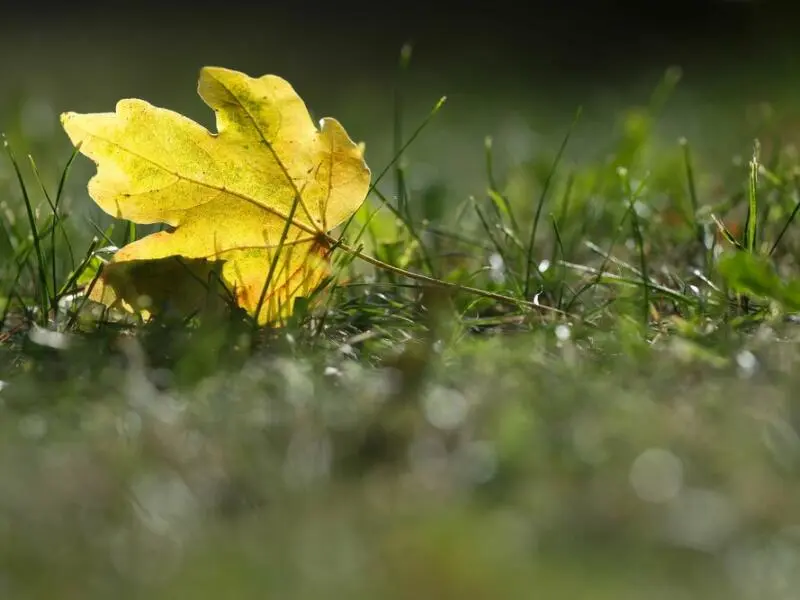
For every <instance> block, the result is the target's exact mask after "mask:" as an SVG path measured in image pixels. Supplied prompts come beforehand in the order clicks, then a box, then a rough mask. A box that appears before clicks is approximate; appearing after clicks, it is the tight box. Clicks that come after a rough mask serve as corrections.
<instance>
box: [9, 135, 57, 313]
mask: <svg viewBox="0 0 800 600" xmlns="http://www.w3.org/2000/svg"><path fill="white" fill-rule="evenodd" d="M3 146H4V147H5V149H6V153H7V154H8V157H9V159H10V160H11V164H12V166H13V168H14V172H15V174H16V176H17V181H18V182H19V186H20V191H21V192H22V200H23V202H24V203H25V212H26V214H27V216H28V224H29V226H30V228H31V234H32V235H33V245H34V250H35V252H36V260H37V264H38V274H39V286H40V292H39V298H40V300H39V301H40V308H41V311H42V314H41V318H42V319H43V321H42V323H41V324H42V325H46V324H47V313H48V306H49V301H48V298H49V293H48V284H47V265H46V264H45V260H44V254H43V253H42V245H41V240H40V239H39V231H38V228H37V226H36V218H35V217H34V214H33V205H32V203H31V198H30V196H29V194H28V189H27V186H26V185H25V180H24V179H23V177H22V171H21V170H20V167H19V163H18V162H17V159H16V157H15V156H14V153H13V151H12V150H11V146H10V145H9V143H8V140H7V139H5V136H3Z"/></svg>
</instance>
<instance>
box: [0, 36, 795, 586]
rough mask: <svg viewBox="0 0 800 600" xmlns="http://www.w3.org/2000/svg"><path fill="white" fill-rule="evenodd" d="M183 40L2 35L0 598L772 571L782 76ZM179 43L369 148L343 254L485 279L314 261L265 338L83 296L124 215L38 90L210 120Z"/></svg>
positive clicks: (785, 435) (778, 444)
mask: <svg viewBox="0 0 800 600" xmlns="http://www.w3.org/2000/svg"><path fill="white" fill-rule="evenodd" d="M207 33H208V32H207V31H206V30H204V29H203V28H198V29H197V30H196V31H194V32H193V33H192V34H190V33H187V34H186V37H185V38H184V39H183V43H182V44H180V45H179V46H180V47H175V48H174V52H173V49H172V46H176V44H175V42H174V39H173V38H172V37H170V34H169V32H168V31H167V29H165V30H164V31H162V32H159V30H158V29H157V28H155V27H154V28H153V29H152V31H150V33H149V37H148V44H135V45H134V46H135V47H136V48H137V53H131V52H130V47H131V46H128V45H126V43H125V42H124V41H122V40H124V39H131V38H120V40H121V41H118V42H117V43H118V45H117V46H115V45H114V43H113V40H112V39H111V38H113V37H114V35H115V34H114V32H113V31H111V30H103V31H98V32H97V36H98V37H99V38H102V40H103V44H105V46H103V44H101V46H102V47H106V48H109V49H110V50H109V52H108V53H107V54H104V53H98V52H96V51H92V50H91V48H92V47H93V44H96V43H97V40H96V39H94V38H85V39H84V38H76V39H72V40H71V41H70V43H71V44H72V46H70V47H71V48H72V49H73V51H74V53H75V56H78V57H80V59H81V60H75V61H66V62H64V63H63V64H61V63H59V65H58V68H56V66H54V65H53V55H52V52H50V51H48V48H50V49H51V50H52V48H53V47H56V46H57V44H55V42H54V46H47V45H46V44H45V45H42V44H41V43H39V45H37V44H36V43H34V42H35V40H34V39H33V37H34V36H26V35H23V34H21V33H18V34H16V37H14V36H13V35H11V34H10V35H9V37H7V38H4V43H6V44H8V46H7V47H4V49H3V52H2V53H0V74H2V76H3V77H2V81H4V82H6V83H7V84H8V85H7V86H6V87H4V89H3V91H2V92H0V129H2V130H3V131H4V132H5V135H6V140H7V142H8V144H7V148H8V150H10V155H8V156H3V157H2V160H0V225H2V226H1V227H0V256H2V261H0V310H2V314H3V330H2V335H1V336H0V342H1V343H0V598H9V599H20V600H28V599H31V600H32V599H39V598H41V599H45V598H46V599H48V600H50V599H59V600H61V599H63V600H72V599H74V600H78V599H80V600H88V599H106V598H123V599H124V598H131V599H134V598H148V599H162V598H163V599H178V598H192V599H193V600H202V599H205V598H208V599H212V598H213V599H218V598H222V597H226V598H236V599H249V598H283V599H298V600H299V599H306V598H307V599H312V598H313V599H318V598H324V599H332V600H333V599H338V598H347V599H354V598H364V599H375V598H380V599H398V600H399V599H410V598H415V599H417V598H420V599H428V598H429V599H436V600H446V599H453V600H455V599H459V600H473V599H475V600H478V599H487V600H488V599H492V600H494V599H497V598H548V599H549V598H553V599H560V598H564V599H568V600H573V599H574V600H579V599H593V600H595V599H598V600H599V599H606V598H607V599H614V600H618V599H628V598H629V599H632V600H633V599H640V598H646V599H648V600H651V599H653V600H658V599H664V600H668V599H669V600H675V599H680V600H689V599H695V598H696V599H726V600H727V599H742V600H750V599H758V600H784V599H785V600H789V599H792V598H797V597H799V596H800V477H798V475H800V435H798V428H800V403H798V397H797V396H796V393H797V390H798V389H800V370H799V369H798V368H797V365H798V364H800V363H799V362H798V361H800V345H799V344H798V342H800V332H798V329H797V323H798V313H800V269H798V261H797V257H798V255H800V254H799V253H800V235H798V224H797V223H796V222H795V217H796V214H797V208H798V206H799V205H800V204H799V200H800V199H799V198H798V173H800V153H798V147H797V143H798V138H797V136H796V134H795V133H794V132H795V131H796V129H795V128H794V126H793V123H796V122H797V121H796V111H795V109H794V108H793V107H796V105H797V104H798V102H797V101H798V96H797V94H796V89H793V88H792V84H791V82H790V80H789V79H788V78H786V77H784V75H782V74H781V72H780V69H779V68H778V67H776V71H775V72H776V73H777V75H775V78H774V79H769V78H767V77H766V75H764V73H763V72H761V71H757V70H753V71H749V72H747V74H743V72H740V71H736V76H735V77H732V76H731V75H730V71H723V70H717V71H714V73H713V76H711V75H708V72H706V71H700V72H698V71H697V70H692V69H691V68H687V69H686V70H685V71H684V72H683V75H684V80H683V81H681V80H680V79H681V77H680V76H681V71H680V70H679V69H674V68H673V69H669V70H667V71H666V75H663V73H664V68H663V66H659V67H658V68H657V69H655V68H654V69H649V70H645V71H642V72H637V73H636V74H631V77H630V80H629V81H627V83H625V84H624V85H623V84H622V83H618V80H610V81H606V80H601V81H598V82H593V83H591V85H590V84H588V83H586V84H584V83H582V82H576V81H572V82H570V81H564V80H555V79H547V78H540V79H537V76H535V75H531V76H530V78H529V79H524V77H523V74H522V73H521V72H516V73H515V72H513V69H511V68H508V70H503V69H500V68H497V69H495V70H494V71H492V70H490V69H484V68H477V67H473V68H472V69H470V68H466V67H464V65H463V64H462V63H458V62H457V61H456V62H454V63H453V64H454V65H455V66H453V68H452V69H451V70H447V71H446V73H447V75H446V76H445V75H443V76H442V77H438V76H436V77H434V76H432V75H431V73H435V72H437V71H436V69H434V68H430V69H429V70H428V71H426V70H425V68H421V69H420V70H416V68H415V64H416V63H415V62H413V61H412V62H411V63H410V65H411V66H410V67H409V63H408V59H409V55H408V52H409V50H408V48H407V49H406V54H404V58H405V60H404V61H403V62H402V65H401V69H400V71H399V72H396V71H393V70H392V69H391V68H390V69H388V70H387V69H386V68H385V64H390V61H388V60H387V62H386V63H383V64H382V65H379V66H376V65H375V64H373V65H371V66H370V65H366V64H365V65H359V68H358V69H353V68H348V67H347V65H346V59H347V60H356V62H357V60H358V57H356V59H353V57H349V58H348V53H347V52H348V51H347V50H346V49H342V50H341V52H340V53H338V54H335V55H334V54H332V55H331V56H330V57H329V58H330V61H331V62H332V63H336V64H335V65H333V66H331V65H329V64H327V63H326V64H324V65H319V61H314V60H312V57H310V55H311V54H313V52H312V51H311V50H302V52H307V53H308V55H306V54H297V55H293V54H290V53H287V52H279V51H278V50H280V49H281V48H282V46H281V44H283V43H284V42H283V40H282V39H277V38H276V39H272V38H271V39H270V40H267V41H264V42H263V43H264V44H267V45H269V44H275V46H274V47H269V48H266V50H268V52H267V51H265V52H264V53H263V54H259V53H256V52H253V51H252V48H251V47H250V46H247V44H245V43H244V42H243V41H241V39H240V37H242V36H236V35H232V34H231V35H229V36H228V37H227V38H224V39H225V40H227V42H226V43H224V44H223V43H222V41H220V40H218V39H217V38H213V39H214V40H217V41H216V43H211V42H209V41H208V36H207V35H206V34H207ZM378 33H379V32H378ZM130 35H133V36H136V35H138V34H136V33H132V34H130ZM365 35H367V34H365ZM369 35H373V36H377V35H378V34H377V33H375V32H373V33H372V34H369ZM192 36H195V37H192ZM243 37H246V36H243ZM41 39H42V38H39V40H40V42H41ZM221 39H222V38H221ZM93 40H94V41H93ZM200 40H202V43H201V41H200ZM139 41H141V40H139ZM170 45H172V46H170ZM166 48H170V52H167V51H166ZM6 50H8V51H6ZM12 50H14V54H13V57H14V58H13V60H12V52H11V51H12ZM262 50H263V48H262ZM468 51H471V52H474V53H476V55H477V54H478V53H477V51H476V50H475V49H474V48H472V50H470V48H469V47H466V46H465V49H464V52H468ZM139 52H141V53H142V54H141V55H139V54H138V53H139ZM300 52H301V50H298V53H300ZM393 52H396V49H395V50H393ZM134 54H135V55H134ZM265 55H266V56H270V57H274V58H271V59H270V60H266V59H265V58H264V56H265ZM142 56H144V57H146V58H147V60H144V59H143V58H142ZM166 56H169V57H171V58H169V59H167V58H164V57H166ZM470 56H472V55H470ZM364 60H365V61H366V59H364ZM380 60H382V59H380V57H377V58H375V63H380ZM391 60H394V57H393V56H392V58H391ZM414 60H416V57H415V58H414ZM420 60H421V61H422V62H423V64H424V60H425V59H424V58H422V59H420ZM476 60H477V58H476ZM25 61H27V62H25ZM337 61H340V62H337ZM202 64H224V65H225V66H230V67H232V68H237V69H241V70H244V71H247V72H248V73H250V74H251V75H257V74H261V73H265V72H275V73H279V74H280V75H282V76H285V77H287V78H288V79H289V80H290V81H292V83H293V84H294V85H295V87H296V88H297V89H298V91H299V92H300V94H301V96H302V97H303V98H304V99H305V100H306V101H307V103H308V104H309V107H310V108H311V110H312V113H313V114H314V115H315V116H317V115H319V116H322V115H327V114H331V115H334V116H336V117H337V118H339V119H341V121H342V122H343V123H344V124H345V126H346V127H347V129H348V131H349V132H351V133H352V135H353V137H354V138H355V139H358V140H364V141H365V142H366V148H367V158H368V160H369V163H370V165H371V167H372V169H373V173H380V172H382V171H383V170H384V167H387V166H388V169H387V171H386V176H385V178H384V179H383V180H382V181H381V182H380V184H379V185H378V186H377V187H376V190H375V192H374V193H373V194H371V196H370V197H369V199H368V205H367V207H366V208H365V209H364V210H363V211H362V212H360V213H359V215H358V216H357V220H356V223H357V224H358V225H359V226H360V228H361V233H362V235H361V237H360V238H359V239H358V240H352V239H351V240H350V242H351V243H354V242H357V243H359V244H363V246H364V250H365V252H367V253H370V254H371V255H373V256H376V257H378V258H379V259H380V260H383V261H385V262H387V263H390V264H393V265H396V266H398V267H401V268H403V269H406V270H411V271H414V272H418V273H422V274H424V275H426V276H428V277H431V278H434V279H438V280H442V281H446V282H450V283H459V284H462V285H469V286H472V287H475V288H479V289H482V290H485V291H487V292H491V293H494V294H502V295H504V296H506V297H510V298H512V299H514V301H515V302H510V303H509V302H499V301H497V300H496V299H492V298H487V297H480V296H474V295H471V294H467V293H458V292H454V291H453V290H452V289H448V288H442V287H436V286H422V285H420V284H419V283H418V282H417V281H414V280H411V279H409V278H404V277H400V276H398V275H397V274H395V273H392V272H387V271H381V270H379V269H374V268H372V267H371V266H369V265H366V264H364V263H362V262H360V261H358V260H354V261H348V260H343V261H342V263H341V264H340V266H341V269H342V271H343V274H344V277H343V278H342V280H341V282H340V283H339V284H338V285H337V286H336V287H335V288H334V289H332V290H331V293H330V295H329V296H328V297H326V299H325V301H324V302H323V303H322V305H321V306H306V305H305V304H303V305H302V306H300V307H299V308H298V311H297V314H296V317H295V318H293V319H292V320H291V321H290V322H289V323H288V324H287V325H286V326H285V327H281V328H257V327H255V326H254V325H253V324H252V322H250V321H249V320H248V319H247V318H245V316H243V315H242V314H239V313H238V312H237V311H231V312H230V314H225V315H222V316H220V315H214V316H204V315H201V316H195V317H192V318H184V317H181V318H176V317H175V316H173V315H169V314H166V315H164V316H162V317H159V318H156V319H154V320H152V321H150V322H147V323H144V322H140V321H137V320H135V319H127V320H126V319H119V318H112V316H110V315H105V314H103V313H102V311H100V310H98V307H96V306H92V305H91V303H87V302H86V301H85V298H84V293H85V290H86V287H87V285H89V283H90V282H91V280H92V278H93V277H94V276H95V275H96V273H97V270H98V268H99V266H100V265H101V264H102V262H103V261H104V260H107V259H108V257H109V256H110V255H111V254H112V253H113V250H114V249H115V248H117V247H120V246H122V245H123V244H125V243H126V242H127V241H130V240H131V239H133V238H134V237H140V236H142V235H145V234H146V233H148V232H149V231H150V230H151V228H148V227H141V226H136V227H134V226H132V225H131V224H129V223H125V222H117V221H115V220H114V219H112V218H111V217H109V216H108V215H105V214H102V213H100V211H99V210H97V208H96V207H95V206H94V205H93V203H92V202H91V200H90V199H89V198H88V196H87V193H86V181H87V179H88V177H89V176H90V175H91V173H92V172H93V167H92V165H91V164H90V163H89V161H87V160H85V159H83V158H82V157H79V158H78V159H76V161H75V162H74V164H72V166H71V168H70V169H69V171H68V173H67V176H66V177H65V178H64V179H63V180H62V179H61V177H62V174H63V173H64V172H65V165H66V164H67V163H68V160H69V157H70V147H69V143H68V141H67V140H66V136H64V135H63V132H62V131H61V130H60V128H59V126H58V120H57V115H58V114H59V113H60V112H62V111H64V110H77V111H82V112H90V111H100V110H111V109H112V107H113V105H114V102H116V100H118V99H119V98H122V97H131V96H133V97H141V98H145V99H148V100H149V101H151V102H153V103H154V104H157V105H160V106H165V107H169V108H172V109H174V110H178V111H180V112H183V113H184V114H187V115H188V116H190V117H191V118H194V119H197V120H198V122H200V123H203V124H206V125H209V126H210V123H211V118H212V117H211V114H210V111H207V110H205V107H203V106H202V105H201V103H200V101H199V100H198V99H197V97H196V95H195V94H194V86H195V79H194V78H195V77H196V74H197V67H198V66H199V65H202ZM475 64H477V63H475ZM458 65H461V66H460V67H459V66H458ZM301 67H302V68H301ZM331 70H332V71H331ZM331 72H334V73H335V76H334V75H331V74H330V73H331ZM707 75H708V76H707ZM620 79H624V77H622V76H620ZM795 79H796V78H795ZM523 80H524V81H525V84H524V85H523V84H520V83H519V82H520V81H523ZM743 81H744V82H745V83H746V84H747V85H745V83H743ZM444 94H447V95H448V99H449V100H448V104H447V106H446V107H445V109H444V110H443V111H441V113H440V114H437V115H436V116H435V117H434V118H433V119H431V120H430V121H429V122H428V124H427V125H425V126H424V127H423V128H422V130H421V131H419V135H418V136H417V137H415V138H414V140H413V143H412V144H411V145H410V146H409V148H408V149H407V150H406V151H404V152H403V153H402V155H401V156H399V157H397V156H396V155H397V152H398V150H399V149H401V148H403V146H404V144H405V143H406V142H408V140H409V139H410V138H411V137H412V136H414V135H416V133H415V132H416V131H417V127H418V126H419V124H420V123H423V122H425V119H426V117H427V115H428V114H429V111H430V109H431V107H432V106H433V105H434V104H435V103H436V100H437V99H438V98H439V97H440V96H441V95H444ZM578 105H583V107H584V108H583V112H582V115H581V117H580V119H579V120H577V121H576V123H574V125H573V126H572V127H571V126H570V123H571V122H572V119H573V115H574V113H575V109H576V108H577V106H578ZM754 138H758V143H756V144H753V139H754ZM28 155H30V159H29V158H28ZM396 157H397V158H398V160H396V161H395V162H392V161H393V159H394V158H396ZM372 213H375V214H374V215H373V214H372ZM355 229H356V228H354V230H355ZM543 306H547V307H550V308H551V309H556V310H545V309H543V308H542V307H543Z"/></svg>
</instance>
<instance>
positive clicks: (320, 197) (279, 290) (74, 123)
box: [61, 67, 370, 324]
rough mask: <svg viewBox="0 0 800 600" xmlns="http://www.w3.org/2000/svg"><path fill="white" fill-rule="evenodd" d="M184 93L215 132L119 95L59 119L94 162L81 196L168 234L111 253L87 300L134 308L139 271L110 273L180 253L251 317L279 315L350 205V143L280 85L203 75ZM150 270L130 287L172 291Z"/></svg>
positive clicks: (320, 264) (315, 268) (354, 162)
mask: <svg viewBox="0 0 800 600" xmlns="http://www.w3.org/2000/svg"><path fill="white" fill-rule="evenodd" d="M198 93H199V94H200V97H201V98H202V99H203V101H204V102H205V103H206V104H207V105H208V106H209V107H210V108H212V109H213V110H214V112H215V114H216V129H217V133H212V132H210V131H208V130H207V129H205V128H204V127H203V126H201V125H199V124H198V123H196V122H194V121H192V120H191V119H188V118H187V117H185V116H183V115H181V114H179V113H176V112H173V111H171V110H167V109H164V108H158V107H155V106H153V105H151V104H149V103H148V102H145V101H143V100H138V99H127V100H121V101H120V102H118V103H117V106H116V112H113V113H93V114H77V113H72V112H70V113H65V114H63V115H62V117H61V122H62V125H63V127H64V129H65V131H66V132H67V135H68V136H69V138H70V140H71V141H72V143H73V144H75V145H76V146H77V147H78V148H79V150H80V152H81V153H82V154H84V155H86V156H87V157H89V158H90V159H92V160H93V161H94V162H95V163H96V164H97V174H96V175H95V176H94V177H92V179H91V180H90V182H89V188H88V189H89V195H90V196H91V197H92V199H94V201H95V202H96V203H97V204H98V205H99V206H100V207H101V208H102V209H103V210H104V211H105V212H107V213H108V214H110V215H112V216H115V217H117V218H121V219H128V220H130V221H133V222H135V223H140V224H154V223H164V224H166V225H168V226H169V227H170V230H169V231H161V232H158V233H153V234H150V235H148V236H145V237H143V238H142V239H139V240H137V241H134V242H132V243H130V244H128V245H127V246H124V247H123V248H121V249H120V250H118V251H117V253H116V254H115V255H114V257H113V259H112V260H111V261H110V262H109V263H108V264H107V265H106V268H105V269H104V272H103V274H102V275H101V278H100V280H98V282H97V284H96V285H95V288H94V290H93V292H92V294H91V298H92V299H94V300H97V301H100V302H103V303H104V304H107V305H109V306H111V305H114V306H119V305H122V306H123V307H125V308H126V309H128V310H136V306H137V298H135V297H133V296H134V295H135V294H138V293H140V291H139V290H140V288H142V287H143V286H142V285H137V281H136V280H137V277H138V278H141V276H142V275H139V276H137V273H140V274H144V273H147V269H146V268H145V267H146V265H144V266H141V265H140V266H138V267H137V268H136V269H128V268H125V267H124V265H125V264H126V263H131V262H133V261H154V260H156V259H165V258H168V257H175V256H181V257H185V258H188V259H201V260H208V261H215V262H220V263H221V265H222V268H221V278H222V281H223V282H224V283H225V285H226V286H227V287H228V289H229V290H231V292H232V295H233V297H234V298H235V300H236V302H237V304H238V305H239V306H241V307H242V308H244V309H245V310H247V311H248V312H249V313H250V314H252V315H254V316H256V317H257V319H258V321H259V323H262V324H263V323H268V322H272V321H276V320H280V319H283V318H285V317H287V316H288V315H289V314H290V313H291V312H292V306H293V300H294V299H295V298H297V297H299V296H307V295H308V294H309V293H310V292H312V291H313V290H314V289H316V288H317V287H318V286H319V285H320V283H321V282H322V281H323V279H324V278H325V277H326V276H327V275H328V273H329V269H330V261H329V254H330V245H329V243H328V240H329V239H330V238H329V237H328V236H327V233H328V232H330V231H331V230H333V229H334V228H336V227H337V226H338V225H340V224H341V223H343V222H344V221H345V220H347V219H348V218H349V217H350V216H351V215H352V214H353V213H354V212H355V211H356V210H357V209H358V208H359V206H360V205H361V204H362V203H363V201H364V198H365V196H366V193H367V190H368V188H369V182H370V171H369V168H368V167H367V164H366V163H365V161H364V154H363V146H359V145H357V144H356V143H354V142H353V141H352V140H351V139H350V137H349V136H348V135H347V133H346V132H345V130H344V128H343V127H342V125H341V124H339V122H338V121H336V120H335V119H332V118H325V119H322V121H321V122H320V128H319V129H318V128H317V127H316V126H315V125H314V123H313V122H312V120H311V117H310V115H309V113H308V110H307V108H306V106H305V104H304V103H303V100H302V99H301V98H300V97H299V96H298V95H297V93H296V92H295V91H294V89H293V88H292V87H291V85H290V84H289V83H288V82H286V81H285V80H283V79H281V78H280V77H277V76H274V75H265V76H263V77H260V78H251V77H249V76H247V75H245V74H244V73H239V72H237V71H232V70H229V69H223V68H219V67H204V68H203V69H202V70H201V71H200V79H199V84H198ZM284 232H285V238H284V240H283V244H281V238H282V235H283V234H284ZM276 254H277V259H276ZM273 260H275V263H274V264H275V268H274V271H273V275H272V278H271V279H270V281H269V285H268V287H266V288H265V283H266V281H267V275H268V273H269V271H270V267H271V265H272V264H273ZM120 269H122V270H124V272H125V276H124V277H120V276H119V275H120ZM115 271H117V273H116V274H115ZM160 272H161V273H162V275H161V276H159V272H153V273H150V276H149V277H148V278H147V282H146V285H145V286H144V287H147V288H148V289H149V290H154V289H155V288H158V287H159V286H160V285H162V284H163V287H164V290H167V291H169V292H172V287H173V283H174V277H175V276H178V275H177V273H178V272H179V271H178V270H176V269H161V271H160ZM163 273H167V274H172V277H168V276H165V275H163ZM115 275H116V276H115ZM129 278H132V279H133V282H131V281H130V280H129ZM126 280H127V281H126ZM189 287H191V286H189ZM262 291H264V292H265V293H264V297H263V302H262V305H261V308H260V310H259V308H258V305H259V300H260V299H261V297H262ZM175 293H176V294H177V293H179V291H178V290H175ZM195 293H196V292H195ZM185 300H191V298H189V299H186V298H184V299H181V301H180V302H176V305H180V304H187V302H185ZM201 300H202V299H201ZM188 304H192V302H191V301H190V302H188ZM256 312H258V314H257V315H256Z"/></svg>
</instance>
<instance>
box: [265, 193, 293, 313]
mask: <svg viewBox="0 0 800 600" xmlns="http://www.w3.org/2000/svg"><path fill="white" fill-rule="evenodd" d="M300 197H301V196H300V192H299V190H298V193H297V194H295V197H294V201H293V202H292V206H291V208H290V209H289V215H288V217H287V219H286V224H285V225H284V226H283V231H281V237H280V239H279V241H278V247H277V248H276V250H275V254H274V256H273V257H272V261H270V265H269V271H268V272H267V278H266V279H265V280H264V286H263V287H262V288H261V295H260V296H259V298H258V303H257V304H256V311H255V317H254V319H255V321H254V322H255V328H258V316H259V315H260V314H261V308H262V307H263V306H264V300H265V299H266V297H267V289H269V285H270V283H272V278H273V277H274V275H275V269H276V268H277V266H278V259H279V258H280V255H281V252H282V251H283V246H284V244H285V243H286V237H287V236H288V235H289V229H290V228H291V225H292V222H293V219H294V215H295V213H296V212H297V207H298V206H299V205H300Z"/></svg>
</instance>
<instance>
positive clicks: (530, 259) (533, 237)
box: [524, 108, 582, 298]
mask: <svg viewBox="0 0 800 600" xmlns="http://www.w3.org/2000/svg"><path fill="white" fill-rule="evenodd" d="M581 112H582V109H581V108H578V110H577V111H576V112H575V117H574V118H573V119H572V123H571V124H570V126H569V129H568V130H567V134H566V135H565V136H564V139H563V141H562V142H561V146H560V147H559V149H558V152H557V153H556V157H555V159H554V160H553V164H552V166H551V167H550V171H549V172H548V174H547V178H546V179H545V181H544V186H543V187H542V193H541V195H540V196H539V202H538V204H537V206H536V214H535V215H534V217H533V223H532V224H531V232H530V236H529V237H528V253H527V263H526V267H525V289H524V296H525V297H526V298H527V297H528V295H529V293H530V282H531V267H532V265H534V263H533V249H534V246H535V244H536V229H537V228H538V227H539V219H540V218H541V216H542V208H543V207H544V201H545V199H546V198H547V192H548V191H549V189H550V184H551V183H552V181H553V176H554V175H555V173H556V171H557V170H558V165H559V163H560V162H561V158H562V157H563V156H564V151H565V150H566V149H567V144H568V143H569V140H570V137H572V133H573V131H574V130H575V126H576V125H577V124H578V121H579V120H580V116H581ZM536 272H537V273H538V272H539V269H538V267H536Z"/></svg>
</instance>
